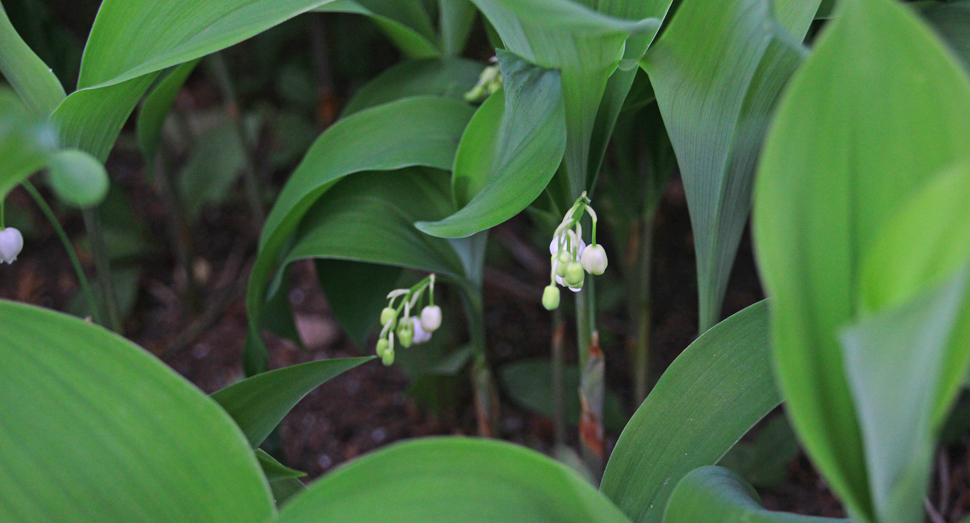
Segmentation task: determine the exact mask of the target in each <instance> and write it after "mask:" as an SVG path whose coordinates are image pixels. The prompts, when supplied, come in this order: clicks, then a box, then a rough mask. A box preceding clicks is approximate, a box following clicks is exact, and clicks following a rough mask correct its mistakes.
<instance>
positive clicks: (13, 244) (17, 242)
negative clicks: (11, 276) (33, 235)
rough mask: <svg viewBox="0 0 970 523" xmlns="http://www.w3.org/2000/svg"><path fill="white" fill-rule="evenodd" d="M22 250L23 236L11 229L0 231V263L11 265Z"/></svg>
mask: <svg viewBox="0 0 970 523" xmlns="http://www.w3.org/2000/svg"><path fill="white" fill-rule="evenodd" d="M23 248H24V236H23V235H22V234H20V231H18V230H17V229H14V228H13V227H7V228H6V229H2V230H0V263H3V262H7V263H13V262H14V261H16V260H17V255H18V254H20V251H21V250H22V249H23Z"/></svg>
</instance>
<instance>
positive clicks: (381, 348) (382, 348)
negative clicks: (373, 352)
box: [377, 338, 391, 358]
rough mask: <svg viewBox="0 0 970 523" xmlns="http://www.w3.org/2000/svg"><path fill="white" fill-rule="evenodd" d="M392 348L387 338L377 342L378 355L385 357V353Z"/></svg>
mask: <svg viewBox="0 0 970 523" xmlns="http://www.w3.org/2000/svg"><path fill="white" fill-rule="evenodd" d="M390 348H391V343H390V342H389V341H387V338H381V339H379V340H377V355H378V356H380V357H382V358H383V357H384V353H385V352H387V350H388V349H390Z"/></svg>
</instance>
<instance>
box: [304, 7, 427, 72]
mask: <svg viewBox="0 0 970 523" xmlns="http://www.w3.org/2000/svg"><path fill="white" fill-rule="evenodd" d="M317 11H321V12H331V13H356V14H361V15H364V16H367V17H370V19H371V20H373V21H374V23H375V24H377V26H378V27H380V28H381V30H383V31H384V34H386V35H387V37H388V38H390V39H391V41H393V42H394V44H395V45H397V47H398V48H399V49H400V50H401V52H403V53H404V55H405V56H407V57H408V58H415V59H417V58H434V57H437V56H441V49H440V48H439V47H438V44H437V41H436V40H437V39H436V38H435V36H434V29H433V28H432V26H431V20H430V18H428V13H427V11H425V10H424V7H423V5H422V4H421V2H420V1H419V0H329V1H327V2H325V3H323V5H322V6H321V7H319V8H318V9H317Z"/></svg>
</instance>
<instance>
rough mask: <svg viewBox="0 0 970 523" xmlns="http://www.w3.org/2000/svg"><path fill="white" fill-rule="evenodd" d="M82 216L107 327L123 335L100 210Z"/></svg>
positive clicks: (85, 211)
mask: <svg viewBox="0 0 970 523" xmlns="http://www.w3.org/2000/svg"><path fill="white" fill-rule="evenodd" d="M81 215H82V216H83V217H84V228H85V229H87V232H88V239H89V240H90V242H91V257H92V258H94V268H95V270H96V271H97V273H98V283H100V284H101V293H102V295H103V299H102V302H103V303H104V312H105V317H106V318H107V320H108V325H107V327H108V328H110V329H111V330H113V331H115V332H117V333H118V334H123V332H122V330H123V329H122V326H121V317H120V315H119V313H118V294H117V293H116V292H115V284H114V278H112V275H111V260H109V259H108V249H107V246H105V243H104V229H103V228H102V226H101V217H100V216H99V215H98V210H97V209H96V208H93V207H88V208H86V209H84V210H82V211H81Z"/></svg>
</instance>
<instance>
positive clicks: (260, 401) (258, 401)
mask: <svg viewBox="0 0 970 523" xmlns="http://www.w3.org/2000/svg"><path fill="white" fill-rule="evenodd" d="M371 359H373V358H369V357H368V358H341V359H334V360H320V361H311V362H309V363H301V364H299V365H292V366H289V367H284V368H282V369H277V370H273V371H270V372H264V373H262V374H259V375H257V376H253V377H251V378H247V379H245V380H243V381H240V382H239V383H235V384H233V385H230V386H228V387H226V388H224V389H222V390H220V391H217V392H215V393H213V394H212V399H214V400H215V401H216V402H218V403H219V405H221V406H222V408H223V409H225V410H226V412H228V413H229V415H230V416H232V419H233V420H235V421H236V424H237V425H239V428H240V429H242V431H243V433H244V434H245V435H246V438H247V439H248V440H249V444H250V445H252V446H253V448H255V447H258V446H259V444H260V443H262V442H263V440H264V439H266V436H268V435H269V433H270V432H272V431H273V429H274V428H276V426H277V425H279V423H280V421H282V420H283V417H284V416H286V414H287V413H288V412H289V411H290V410H291V409H292V408H293V406H294V405H296V404H297V403H298V402H299V401H300V400H301V399H303V397H304V396H306V395H307V394H309V393H310V391H312V390H313V389H315V388H317V387H319V386H320V385H321V384H323V383H326V382H327V381H328V380H330V379H331V378H334V377H336V376H339V375H340V374H342V373H344V372H346V371H348V370H350V369H352V368H354V367H356V366H358V365H360V364H361V363H364V362H367V361H370V360H371Z"/></svg>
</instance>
